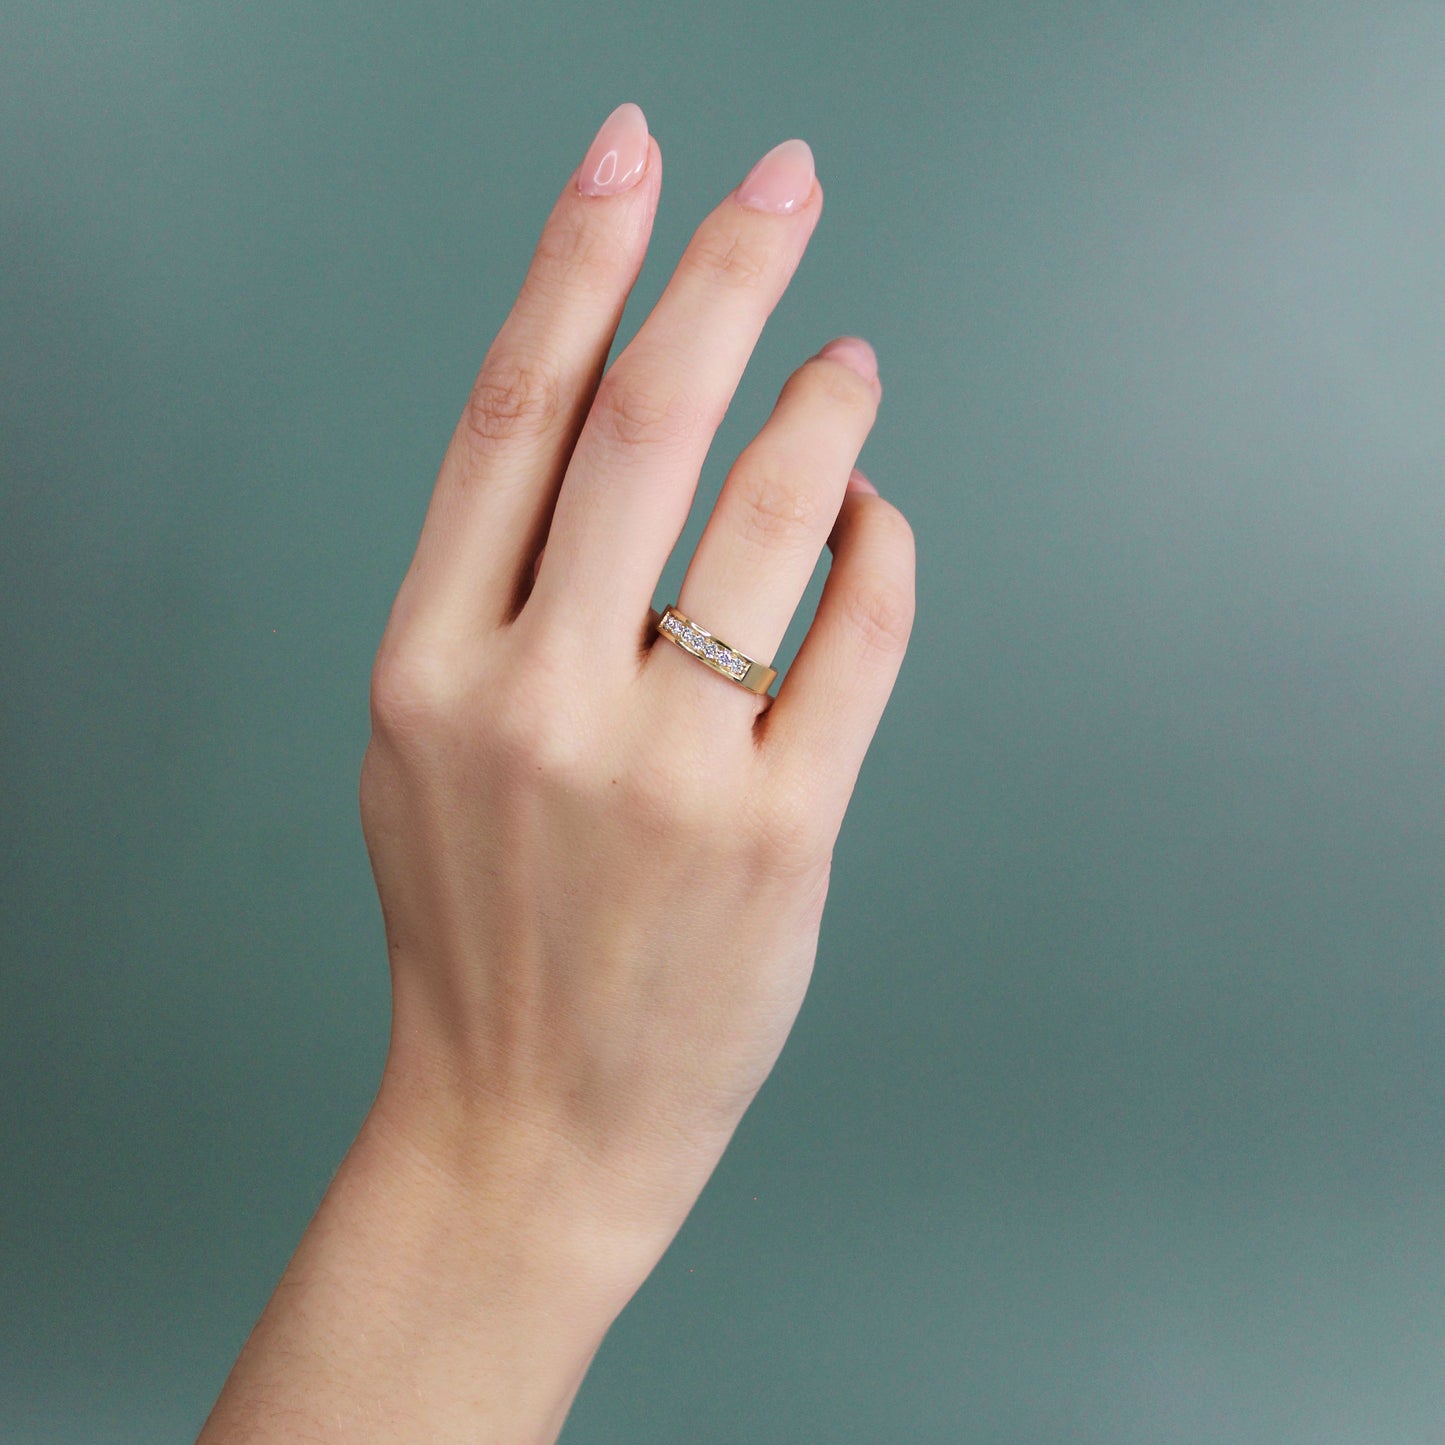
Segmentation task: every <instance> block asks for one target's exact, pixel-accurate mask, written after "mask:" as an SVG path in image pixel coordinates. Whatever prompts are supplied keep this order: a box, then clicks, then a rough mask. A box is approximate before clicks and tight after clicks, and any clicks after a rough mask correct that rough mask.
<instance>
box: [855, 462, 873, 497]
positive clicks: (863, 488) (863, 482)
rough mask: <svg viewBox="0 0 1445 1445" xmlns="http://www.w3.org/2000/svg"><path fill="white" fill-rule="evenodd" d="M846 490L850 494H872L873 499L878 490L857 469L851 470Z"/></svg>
mask: <svg viewBox="0 0 1445 1445" xmlns="http://www.w3.org/2000/svg"><path fill="white" fill-rule="evenodd" d="M848 490H849V491H850V492H872V493H873V495H874V496H875V497H876V496H877V495H878V488H877V487H875V486H874V485H873V483H872V482H870V481H869V480H868V478H867V477H865V476H864V475H863V473H862V472H860V471H859V470H858V468H857V467H854V468H853V470H852V472H851V473H850V475H849V477H848Z"/></svg>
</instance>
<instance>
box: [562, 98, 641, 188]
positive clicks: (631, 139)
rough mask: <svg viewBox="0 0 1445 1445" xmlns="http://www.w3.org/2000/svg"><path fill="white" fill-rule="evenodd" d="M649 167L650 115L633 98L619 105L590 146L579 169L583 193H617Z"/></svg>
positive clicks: (632, 182) (636, 181) (633, 184)
mask: <svg viewBox="0 0 1445 1445" xmlns="http://www.w3.org/2000/svg"><path fill="white" fill-rule="evenodd" d="M646 169H647V117H646V116H645V115H643V113H642V107H641V106H637V105H634V104H633V103H632V102H631V101H630V100H629V101H624V102H623V104H621V105H619V106H618V107H617V109H616V110H614V111H613V112H612V114H611V115H609V116H608V117H607V119H606V120H604V121H603V122H602V129H601V130H599V131H598V132H597V138H596V139H595V140H594V141H593V142H592V144H591V145H590V146H589V147H588V149H587V156H586V158H585V159H584V160H583V162H582V169H581V170H579V171H578V172H577V189H578V190H579V191H581V192H582V194H583V195H584V196H615V195H616V194H617V193H618V192H619V191H627V190H631V189H632V187H633V186H635V185H636V184H637V183H638V181H640V180H641V179H642V173H643V171H645V170H646Z"/></svg>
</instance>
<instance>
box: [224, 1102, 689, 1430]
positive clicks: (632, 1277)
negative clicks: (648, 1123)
mask: <svg viewBox="0 0 1445 1445" xmlns="http://www.w3.org/2000/svg"><path fill="white" fill-rule="evenodd" d="M575 1174H576V1165H575V1162H574V1161H571V1160H569V1159H568V1158H567V1157H566V1155H565V1152H564V1151H562V1150H561V1149H560V1148H558V1147H556V1145H555V1143H553V1144H552V1145H551V1146H549V1145H547V1143H546V1141H545V1138H544V1137H543V1136H539V1135H534V1134H531V1133H524V1132H522V1131H520V1130H519V1129H517V1128H516V1127H514V1126H513V1125H512V1124H511V1123H510V1122H508V1121H504V1120H502V1119H501V1118H500V1117H497V1116H493V1117H486V1118H484V1117H481V1115H480V1114H478V1115H476V1116H474V1117H473V1118H471V1119H470V1120H463V1119H462V1118H460V1117H458V1116H454V1115H451V1114H449V1113H448V1112H446V1111H439V1110H437V1109H435V1108H434V1107H432V1106H431V1105H430V1104H428V1103H427V1101H426V1098H425V1096H424V1095H422V1094H419V1093H418V1091H417V1090H416V1089H415V1088H414V1087H412V1085H411V1084H410V1082H409V1081H408V1082H407V1083H406V1084H405V1085H403V1084H400V1083H399V1082H398V1080H397V1078H396V1077H395V1076H393V1075H390V1074H388V1075H387V1076H385V1077H384V1081H383V1085H382V1088H381V1089H380V1090H379V1091H378V1094H377V1098H376V1100H375V1102H374V1103H373V1105H372V1108H371V1111H370V1112H369V1113H368V1115H367V1117H366V1120H365V1121H364V1123H363V1125H362V1127H361V1130H360V1131H359V1133H358V1135H357V1137H356V1140H355V1142H354V1143H353V1144H352V1146H351V1149H350V1150H349V1151H348V1152H347V1155H346V1158H345V1159H344V1160H343V1161H342V1163H341V1166H340V1168H339V1169H338V1170H337V1173H336V1176H335V1178H334V1179H333V1180H332V1182H331V1185H330V1187H329V1188H328V1189H327V1191H326V1194H325V1196H324V1197H323V1199H322V1201H321V1204H320V1206H319V1207H318V1209H317V1211H316V1215H315V1217H314V1218H313V1219H312V1221H311V1223H310V1225H309V1226H308V1228H307V1230H306V1232H305V1234H304V1235H303V1237H302V1239H301V1242H300V1244H299V1245H298V1247H297V1249H296V1253H295V1254H294V1255H293V1257H292V1259H291V1261H290V1263H289V1264H288V1266H287V1268H286V1272H285V1275H284V1276H283V1278H282V1281H281V1284H280V1285H279V1286H278V1288H277V1290H276V1292H275V1294H274V1295H273V1296H272V1299H271V1301H270V1302H269V1303H268V1305H267V1307H266V1309H265V1311H264V1312H263V1314H262V1316H261V1319H260V1321H259V1322H258V1323H257V1326H256V1328H255V1330H254V1331H253V1332H252V1335H251V1338H250V1339H249V1340H248V1341H247V1343H246V1346H245V1348H244V1349H243V1350H242V1352H241V1356H240V1359H239V1360H238V1361H237V1363H236V1366H235V1368H234V1370H233V1371H232V1373H231V1376H230V1378H229V1379H228V1380H227V1382H226V1386H225V1388H224V1390H223V1391H222V1393H221V1396H220V1399H219V1400H218V1401H217V1404H216V1407H215V1409H214V1411H213V1412H212V1415H211V1418H210V1420H209V1421H208V1422H207V1426H206V1428H205V1430H204V1431H203V1432H202V1435H201V1441H203V1442H208V1441H210V1440H212V1439H214V1440H217V1441H221V1440H225V1441H227V1442H228V1445H231V1442H247V1445H251V1442H261V1441H272V1440H275V1441H281V1440H290V1439H295V1438H297V1437H298V1436H299V1435H300V1434H302V1433H305V1434H306V1436H307V1438H308V1439H313V1438H314V1439H316V1440H318V1441H320V1440H327V1441H330V1440H333V1439H334V1440H337V1441H345V1442H347V1445H364V1442H371V1441H376V1442H381V1441H387V1442H390V1441H394V1440H397V1439H425V1440H428V1441H434V1442H438V1445H442V1442H450V1441H454V1440H455V1441H463V1440H476V1439H486V1440H494V1441H497V1442H499V1445H501V1442H505V1445H512V1442H517V1445H522V1442H526V1445H533V1442H545V1445H550V1442H552V1441H554V1440H555V1439H556V1437H557V1435H558V1433H559V1432H560V1431H561V1428H562V1424H563V1421H564V1420H565V1418H566V1415H567V1411H568V1409H569V1408H570V1406H571V1403H572V1400H573V1397H574V1396H575V1394H576V1392H577V1389H578V1387H579V1386H580V1384H581V1382H582V1379H583V1376H584V1375H585V1374H586V1371H587V1368H588V1366H589V1365H590V1364H591V1361H592V1358H593V1356H594V1355H595V1353H596V1351H597V1349H598V1347H599V1346H600V1345H601V1343H602V1340H603V1338H604V1337H605V1335H606V1333H607V1331H608V1329H609V1328H610V1327H611V1325H612V1322H613V1321H614V1319H615V1318H616V1317H617V1315H618V1314H619V1313H620V1312H621V1310H622V1308H623V1307H624V1306H625V1305H626V1303H627V1301H628V1300H629V1299H630V1298H631V1297H632V1294H633V1293H634V1292H635V1291H636V1289H637V1287H638V1286H639V1285H640V1284H641V1283H642V1280H643V1279H645V1278H646V1275H647V1273H648V1271H649V1270H650V1268H651V1264H652V1263H653V1262H655V1258H654V1259H652V1260H648V1259H647V1250H646V1249H644V1248H641V1247H639V1242H638V1241H637V1240H636V1239H634V1238H633V1237H632V1236H631V1235H630V1233H629V1232H628V1231H627V1230H626V1229H619V1228H618V1227H617V1225H616V1223H615V1222H612V1223H609V1222H608V1221H607V1219H606V1218H605V1215H603V1214H602V1213H600V1212H598V1211H597V1210H594V1209H591V1208H589V1207H587V1206H586V1205H585V1201H584V1200H583V1199H582V1198H581V1197H580V1196H579V1195H578V1193H577V1192H576V1189H575V1187H574V1175H575ZM664 1247H665V1246H664ZM303 1426H304V1427H305V1428H304V1430H303V1428H302V1427H303Z"/></svg>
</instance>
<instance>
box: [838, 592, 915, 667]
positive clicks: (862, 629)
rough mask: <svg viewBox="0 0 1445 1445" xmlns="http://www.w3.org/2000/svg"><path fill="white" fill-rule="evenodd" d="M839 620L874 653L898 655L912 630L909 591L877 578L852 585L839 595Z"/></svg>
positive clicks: (912, 601) (905, 644)
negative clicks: (840, 610) (840, 606)
mask: <svg viewBox="0 0 1445 1445" xmlns="http://www.w3.org/2000/svg"><path fill="white" fill-rule="evenodd" d="M842 604H843V616H844V618H845V620H846V623H847V625H848V627H849V628H850V629H851V631H852V633H853V635H854V636H855V637H857V638H858V639H859V640H860V641H861V642H862V643H863V645H864V646H865V647H867V648H868V649H870V650H871V651H875V652H884V653H896V652H901V651H903V649H904V648H905V647H906V646H907V645H908V636H909V633H910V632H911V631H912V630H913V611H914V600H913V589H912V588H911V587H908V586H903V585H900V584H899V583H897V582H893V581H886V580H884V579H883V578H880V577H869V578H867V579H865V580H863V581H859V582H855V583H853V585H852V586H851V587H849V589H848V590H847V591H846V592H845V593H844V594H843V597H842Z"/></svg>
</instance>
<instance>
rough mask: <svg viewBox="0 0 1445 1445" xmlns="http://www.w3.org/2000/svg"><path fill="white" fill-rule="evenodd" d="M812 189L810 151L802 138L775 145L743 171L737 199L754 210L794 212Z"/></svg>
mask: <svg viewBox="0 0 1445 1445" xmlns="http://www.w3.org/2000/svg"><path fill="white" fill-rule="evenodd" d="M812 189H813V152H812V149H811V148H810V147H809V145H808V142H807V141H805V140H785V141H784V142H783V143H782V145H776V146H774V147H773V148H772V150H770V151H769V152H768V153H767V155H765V156H764V157H763V158H762V160H760V161H759V162H758V163H757V165H755V166H754V167H753V168H752V170H750V171H749V172H748V173H747V176H746V177H745V178H744V180H743V183H742V185H740V186H739V187H738V200H739V201H741V202H742V204H743V205H745V206H748V207H749V208H751V209H752V210H754V211H777V212H779V213H782V214H786V213H787V212H789V211H796V210H797V209H798V207H799V206H801V205H802V204H803V203H804V202H805V201H806V200H807V199H808V196H809V194H810V192H811V191H812Z"/></svg>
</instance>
